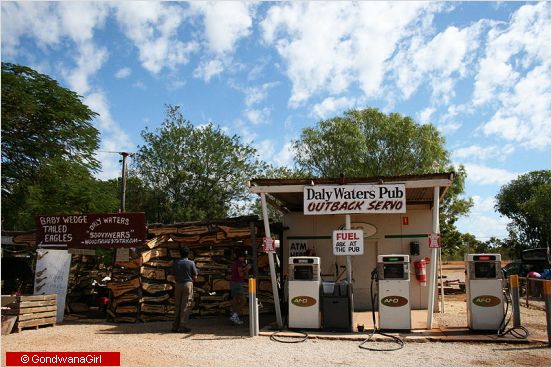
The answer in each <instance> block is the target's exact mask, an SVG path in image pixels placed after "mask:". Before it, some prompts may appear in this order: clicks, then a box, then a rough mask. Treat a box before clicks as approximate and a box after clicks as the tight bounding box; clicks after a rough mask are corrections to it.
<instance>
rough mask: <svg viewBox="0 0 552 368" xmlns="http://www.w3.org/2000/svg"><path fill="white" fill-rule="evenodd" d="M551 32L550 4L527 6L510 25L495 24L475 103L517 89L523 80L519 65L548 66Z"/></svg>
mask: <svg viewBox="0 0 552 368" xmlns="http://www.w3.org/2000/svg"><path fill="white" fill-rule="evenodd" d="M505 26H507V27H505ZM504 28H505V29H504ZM550 32H551V31H550V4H549V3H547V2H540V3H536V4H534V5H533V4H529V5H524V6H522V7H521V8H520V9H519V10H518V11H517V12H516V13H515V14H514V15H513V17H512V19H511V22H510V23H509V24H507V25H504V24H496V26H495V27H494V28H493V29H492V30H491V31H490V32H489V36H488V43H487V48H486V51H485V57H484V58H483V59H482V60H481V61H480V63H479V68H478V72H477V75H476V77H475V89H474V103H475V104H476V105H480V104H483V103H485V102H487V101H490V100H492V99H494V98H495V97H496V95H497V94H498V92H500V91H504V90H509V89H510V88H511V87H512V86H514V85H515V84H516V83H517V81H518V79H519V78H520V73H519V72H518V71H516V70H515V69H516V66H518V67H519V66H523V65H525V68H527V67H528V65H530V64H532V63H536V64H549V63H550V41H551V40H550ZM522 55H523V58H522V59H520V57H521V56H522Z"/></svg>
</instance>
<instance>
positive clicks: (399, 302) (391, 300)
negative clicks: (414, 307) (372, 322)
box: [381, 295, 408, 307]
mask: <svg viewBox="0 0 552 368" xmlns="http://www.w3.org/2000/svg"><path fill="white" fill-rule="evenodd" d="M381 304H383V305H385V306H386V307H402V306H403V305H406V304H408V299H406V298H404V297H402V296H400V295H391V296H386V297H385V298H382V299H381Z"/></svg>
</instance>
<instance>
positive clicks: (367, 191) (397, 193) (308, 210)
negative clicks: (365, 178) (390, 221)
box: [303, 184, 406, 215]
mask: <svg viewBox="0 0 552 368" xmlns="http://www.w3.org/2000/svg"><path fill="white" fill-rule="evenodd" d="M303 194H304V203H303V204H304V214H305V215H331V214H349V213H406V188H405V185H404V184H385V185H368V184H358V185H339V186H336V185H334V186H322V185H321V186H305V189H304V191H303Z"/></svg>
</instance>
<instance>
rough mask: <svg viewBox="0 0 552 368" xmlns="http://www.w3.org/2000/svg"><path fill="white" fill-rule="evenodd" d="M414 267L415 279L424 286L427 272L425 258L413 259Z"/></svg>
mask: <svg viewBox="0 0 552 368" xmlns="http://www.w3.org/2000/svg"><path fill="white" fill-rule="evenodd" d="M414 269H415V270H416V280H418V282H419V283H420V284H421V286H426V281H427V274H426V261H425V259H420V260H419V261H415V262H414Z"/></svg>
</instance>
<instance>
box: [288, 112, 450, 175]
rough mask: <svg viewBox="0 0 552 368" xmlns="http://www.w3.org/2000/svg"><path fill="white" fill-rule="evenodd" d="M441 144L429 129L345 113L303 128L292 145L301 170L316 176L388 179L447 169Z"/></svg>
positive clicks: (404, 119)
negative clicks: (394, 176)
mask: <svg viewBox="0 0 552 368" xmlns="http://www.w3.org/2000/svg"><path fill="white" fill-rule="evenodd" d="M444 144H445V139H444V138H443V137H442V136H441V134H440V133H439V131H438V130H437V129H436V128H435V127H434V126H433V125H430V124H425V125H418V124H416V122H414V120H412V118H410V117H408V116H402V115H400V114H396V113H391V114H389V115H385V114H384V113H382V112H380V111H379V110H377V109H372V108H370V109H364V110H349V111H347V112H345V114H344V115H343V116H342V117H336V118H332V119H329V120H323V121H321V122H319V123H318V125H317V126H316V127H312V128H305V129H304V130H303V132H302V134H301V137H300V138H299V139H298V140H296V141H295V142H294V144H293V147H294V150H295V160H296V162H297V165H298V167H299V168H300V169H304V170H306V171H308V172H310V173H311V174H312V175H315V176H325V177H339V175H340V174H344V175H346V176H350V177H353V176H379V175H381V176H393V175H407V174H416V173H428V172H433V171H434V170H435V167H439V168H443V169H444V168H445V167H446V166H447V165H448V164H449V160H448V153H447V151H446V149H445V148H444Z"/></svg>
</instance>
